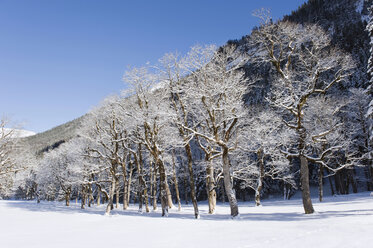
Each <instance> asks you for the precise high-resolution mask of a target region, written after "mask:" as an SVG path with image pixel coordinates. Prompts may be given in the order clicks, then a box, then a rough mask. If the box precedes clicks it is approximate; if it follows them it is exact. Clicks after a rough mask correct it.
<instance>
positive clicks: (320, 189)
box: [319, 164, 324, 202]
mask: <svg viewBox="0 0 373 248" xmlns="http://www.w3.org/2000/svg"><path fill="white" fill-rule="evenodd" d="M323 178H324V166H323V165H322V164H320V167H319V201H320V202H322V200H323V196H324V188H323V187H324V185H323Z"/></svg>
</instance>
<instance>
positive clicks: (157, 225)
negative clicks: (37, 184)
mask: <svg viewBox="0 0 373 248" xmlns="http://www.w3.org/2000/svg"><path fill="white" fill-rule="evenodd" d="M313 201H314V207H315V209H316V211H317V212H316V213H315V214H311V215H305V214H303V208H302V205H301V200H300V199H295V200H289V201H284V200H279V199H277V200H265V201H263V205H264V206H263V207H254V206H253V205H254V204H253V202H241V203H240V204H239V206H240V212H241V217H240V219H237V220H232V219H230V217H229V206H228V205H227V204H218V206H217V210H216V214H214V215H209V214H207V209H208V207H207V204H206V203H200V212H201V218H200V219H197V220H196V219H194V218H193V208H192V206H191V205H188V206H183V210H182V212H177V210H171V211H170V215H169V217H167V218H164V217H160V213H159V211H157V212H151V213H143V214H140V213H138V212H137V209H136V206H135V205H131V206H130V209H128V210H125V211H123V210H119V209H118V210H117V209H115V210H114V211H113V212H112V213H113V214H112V215H111V216H105V215H104V214H103V213H104V207H105V206H99V207H97V206H96V207H92V208H89V209H86V210H80V209H79V205H76V204H75V203H72V204H71V205H72V206H70V207H65V206H64V205H63V203H61V202H42V203H40V204H37V203H36V202H34V201H0V220H1V227H0V247H1V248H11V247H16V248H23V247H27V248H44V247H45V248H50V247H54V248H59V247H64V248H66V247H69V248H73V247H79V248H82V247H87V248H95V247H97V248H98V247H100V248H101V247H131V248H134V247H135V248H136V247H162V248H164V247H193V248H196V247H203V248H208V247H214V248H219V247H235V248H244V247H261V248H262V247H302V248H308V247H338V248H340V247H371V244H372V243H373V234H372V227H373V197H372V196H371V195H370V192H365V193H359V194H351V195H346V196H337V197H326V198H325V201H324V202H323V203H319V202H317V199H313Z"/></svg>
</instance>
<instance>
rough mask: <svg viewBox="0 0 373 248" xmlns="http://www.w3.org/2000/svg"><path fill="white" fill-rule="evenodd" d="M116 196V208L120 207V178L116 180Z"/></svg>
mask: <svg viewBox="0 0 373 248" xmlns="http://www.w3.org/2000/svg"><path fill="white" fill-rule="evenodd" d="M115 196H116V197H115V208H119V180H116V189H115Z"/></svg>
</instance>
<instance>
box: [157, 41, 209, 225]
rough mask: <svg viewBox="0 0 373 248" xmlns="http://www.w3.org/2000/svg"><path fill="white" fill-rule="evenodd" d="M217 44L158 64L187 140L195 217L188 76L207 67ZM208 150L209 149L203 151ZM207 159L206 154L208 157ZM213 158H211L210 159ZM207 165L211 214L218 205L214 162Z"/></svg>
mask: <svg viewBox="0 0 373 248" xmlns="http://www.w3.org/2000/svg"><path fill="white" fill-rule="evenodd" d="M215 50H216V47H215V46H214V45H209V46H205V47H202V46H194V47H192V48H191V51H190V52H189V53H188V54H187V55H186V56H184V57H183V56H180V55H178V54H177V53H167V54H165V55H164V56H163V57H162V58H161V59H160V66H159V67H158V68H159V70H160V73H161V76H162V81H163V82H165V83H166V85H165V87H168V88H169V92H170V98H169V101H170V105H171V109H172V110H173V111H174V112H175V120H174V122H175V123H176V125H177V127H178V130H179V134H180V137H181V138H182V139H183V141H184V149H185V154H186V157H187V162H188V163H187V165H188V172H189V184H190V189H191V200H192V203H193V207H194V216H195V218H199V211H198V204H197V198H196V186H195V180H194V177H195V175H194V173H193V154H192V148H191V141H192V139H191V137H190V135H189V132H188V131H187V130H186V129H185V128H184V126H187V127H193V126H194V124H193V121H194V120H193V118H191V114H190V112H189V111H190V106H188V105H187V104H188V101H187V99H185V96H187V95H188V93H187V91H188V89H189V86H188V85H187V84H188V81H187V80H186V77H188V75H189V74H191V73H193V72H194V71H196V70H198V69H199V68H201V67H203V66H205V65H206V64H207V63H209V62H210V60H211V58H212V56H213V55H214V53H215ZM204 151H206V150H204ZM206 158H207V157H206ZM207 160H210V159H207ZM208 164H209V165H210V166H207V170H208V171H207V179H206V180H207V188H208V201H209V213H213V212H214V210H215V205H216V192H215V185H214V183H213V180H212V178H213V175H212V176H211V174H213V169H212V167H211V163H208Z"/></svg>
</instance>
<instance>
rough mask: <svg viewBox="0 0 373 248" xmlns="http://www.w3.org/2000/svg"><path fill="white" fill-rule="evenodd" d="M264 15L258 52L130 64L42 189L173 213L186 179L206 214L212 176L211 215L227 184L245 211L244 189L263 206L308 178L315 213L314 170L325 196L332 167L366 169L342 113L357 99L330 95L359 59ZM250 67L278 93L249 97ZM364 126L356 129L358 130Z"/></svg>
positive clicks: (195, 52) (63, 149) (54, 156)
mask: <svg viewBox="0 0 373 248" xmlns="http://www.w3.org/2000/svg"><path fill="white" fill-rule="evenodd" d="M263 20H264V21H265V23H263V25H262V26H260V27H259V28H258V29H257V30H255V31H254V32H253V34H252V35H251V38H250V41H249V42H251V44H252V46H253V47H255V49H250V50H249V51H246V50H244V49H241V48H240V47H237V46H235V45H226V46H224V47H221V48H219V49H216V47H214V46H195V47H193V48H192V49H191V50H190V52H189V53H187V54H186V55H185V56H181V55H179V54H177V53H172V54H166V55H165V56H164V57H163V58H161V59H160V60H159V63H158V64H156V65H146V66H144V67H140V68H131V69H129V70H128V71H127V72H126V73H125V75H124V81H125V83H126V84H127V88H126V90H125V91H123V92H122V94H121V96H111V97H108V98H107V99H106V100H105V101H104V102H103V103H102V104H101V105H100V106H98V107H97V108H96V109H94V110H93V111H92V112H91V113H90V114H89V115H88V116H87V118H86V121H85V123H84V124H83V128H82V129H81V130H80V132H79V137H78V138H76V139H74V140H71V141H69V142H68V143H66V144H62V145H61V146H60V147H59V148H57V150H55V151H51V152H50V153H48V154H47V155H45V156H44V158H43V160H42V163H41V164H42V166H41V167H40V168H39V169H38V171H37V172H36V174H37V176H36V179H35V181H36V185H37V187H38V189H37V190H35V191H36V192H38V196H39V197H41V198H43V199H55V198H56V196H58V197H60V198H61V199H64V200H65V201H66V205H69V201H70V199H78V198H79V199H81V204H82V208H84V207H85V204H88V205H89V206H90V205H91V204H101V203H103V202H105V203H106V204H107V207H106V213H107V214H109V213H110V211H111V210H112V209H113V208H114V207H119V202H121V203H122V205H123V209H127V207H128V205H129V201H130V199H134V198H136V200H137V202H138V203H139V211H141V212H142V211H143V208H144V205H145V211H146V212H149V211H150V208H151V207H152V208H153V209H154V210H155V209H157V204H158V202H160V203H161V209H162V216H167V215H168V209H169V208H172V207H174V205H173V196H172V192H174V194H175V199H176V202H177V204H178V206H179V207H178V209H179V210H180V208H181V204H180V198H181V196H180V192H179V188H178V187H179V185H180V183H179V182H178V180H180V178H181V176H180V175H181V174H182V178H184V179H185V181H188V182H187V184H188V186H189V188H190V199H191V201H192V203H193V207H194V215H195V218H198V217H199V210H198V202H197V195H198V194H199V193H200V192H199V187H197V185H196V179H197V178H198V177H200V176H201V175H203V177H204V184H205V187H204V188H205V190H206V198H207V200H208V206H209V213H211V214H212V213H214V212H215V208H216V201H217V188H218V185H219V184H220V183H222V185H224V194H226V196H227V198H228V201H229V204H230V208H231V216H232V217H236V216H238V215H239V209H238V203H237V196H236V191H235V187H236V188H237V185H238V184H239V186H241V187H242V188H251V189H253V190H254V192H255V201H256V205H260V204H261V203H260V196H261V194H262V190H263V188H264V184H265V182H266V180H272V181H281V183H282V184H283V185H284V188H286V187H293V188H296V187H297V180H296V177H297V174H300V188H301V190H302V196H303V206H304V210H305V213H306V214H310V213H313V212H314V209H313V206H312V202H311V197H310V182H309V180H310V178H309V177H310V175H309V171H310V168H309V165H312V166H314V167H317V168H318V169H319V174H318V177H319V190H320V200H322V191H323V190H322V185H323V178H324V172H325V171H328V173H329V176H330V175H332V174H333V173H334V174H335V173H337V172H338V171H340V170H343V169H345V168H349V167H351V166H355V165H360V164H359V163H360V161H361V159H360V158H359V157H358V155H357V154H356V153H354V152H353V147H354V146H355V145H356V144H355V143H354V142H352V141H351V140H353V137H354V136H353V135H350V136H348V135H347V136H346V132H345V130H346V126H345V125H344V123H343V118H342V117H341V116H343V115H342V114H341V112H342V110H343V109H346V108H350V110H351V109H355V110H356V111H357V112H358V111H359V110H358V108H355V107H356V106H357V105H356V104H357V102H358V101H347V100H345V99H344V98H343V99H342V98H341V99H336V98H335V95H333V94H332V93H330V92H331V91H332V90H333V88H335V87H337V86H338V85H341V84H344V83H345V82H347V81H348V80H349V78H350V75H351V74H352V72H353V68H354V66H353V62H352V59H351V58H350V56H349V55H347V54H346V53H343V52H342V51H340V50H338V49H336V48H333V47H332V46H331V42H330V39H329V38H328V35H326V34H325V32H324V31H323V30H322V29H320V28H318V27H317V26H315V25H298V24H293V23H287V22H279V23H271V22H270V19H268V18H264V19H263ZM250 65H252V66H259V67H263V68H268V69H267V70H268V71H269V73H268V75H269V76H267V78H265V80H267V81H268V82H269V84H270V91H268V93H266V95H265V96H263V99H262V101H261V103H259V104H258V103H250V101H249V100H250V99H247V98H248V97H250V92H253V91H256V90H257V89H256V86H257V81H259V80H263V78H264V75H257V76H256V77H251V76H250V75H249V76H248V75H246V71H245V67H247V66H250ZM355 93H356V92H355ZM356 94H357V93H356ZM351 106H352V107H351ZM355 110H354V111H355ZM360 124H361V123H360ZM364 125H365V124H364ZM358 126H359V124H356V125H355V126H354V127H353V128H351V127H348V128H350V130H355V131H356V132H361V131H359V130H362V129H363V127H362V126H360V127H358ZM350 133H352V131H351V132H350ZM349 141H351V142H349ZM298 166H299V167H298ZM294 167H295V168H296V169H294ZM171 183H172V185H173V186H174V187H175V190H172V189H171ZM183 184H184V187H186V183H185V182H183ZM184 191H185V193H186V190H184Z"/></svg>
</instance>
